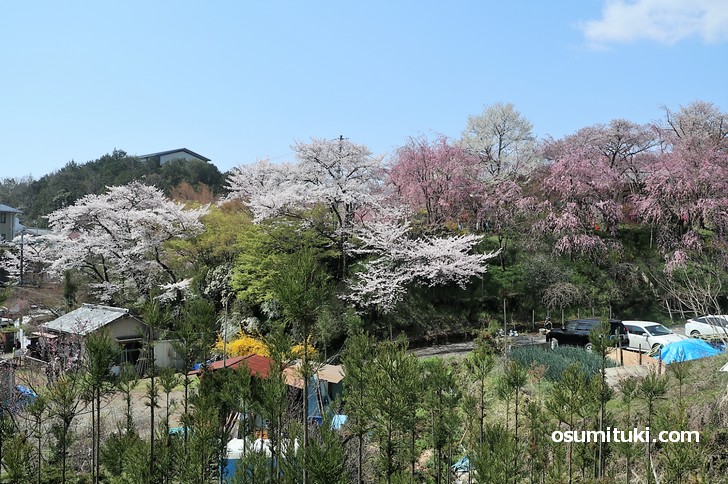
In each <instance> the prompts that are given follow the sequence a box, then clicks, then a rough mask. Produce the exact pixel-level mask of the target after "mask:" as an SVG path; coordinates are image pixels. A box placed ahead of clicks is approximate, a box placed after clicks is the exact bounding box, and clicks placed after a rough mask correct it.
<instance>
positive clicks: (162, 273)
mask: <svg viewBox="0 0 728 484" xmlns="http://www.w3.org/2000/svg"><path fill="white" fill-rule="evenodd" d="M205 213H207V207H201V208H197V209H185V207H184V206H183V205H181V204H179V203H175V202H173V201H171V200H169V199H167V198H166V197H165V196H164V194H163V193H162V191H161V190H159V189H157V188H155V187H151V186H148V185H144V184H143V183H140V182H132V183H130V184H128V185H125V186H114V187H108V189H107V192H106V193H105V194H103V195H87V196H85V197H83V198H81V199H80V200H78V201H77V202H76V203H75V204H73V205H71V206H69V207H65V208H62V209H60V210H56V211H55V212H53V213H51V214H50V215H49V216H48V222H49V226H50V227H51V229H52V230H53V235H52V236H51V237H49V252H48V261H49V263H50V265H49V269H50V272H51V273H53V274H56V275H58V274H61V273H63V272H64V271H66V270H77V271H81V272H83V273H84V274H86V275H87V276H89V277H90V278H91V279H92V280H93V281H94V283H93V286H92V287H93V288H94V289H95V290H96V291H97V295H98V296H99V297H100V299H101V300H104V301H110V300H112V299H113V298H115V297H117V296H127V295H133V294H135V293H136V294H137V295H138V294H141V295H149V294H150V293H151V291H152V290H154V289H157V288H160V287H163V288H166V289H169V288H172V289H174V288H178V287H180V284H181V285H184V283H183V282H182V281H180V280H179V279H178V276H177V274H175V272H174V270H173V269H172V268H171V267H170V265H169V264H168V261H167V259H166V257H165V254H164V251H163V245H164V244H165V242H167V241H170V240H173V239H176V238H186V237H190V236H193V235H195V234H197V233H199V232H200V231H201V230H202V228H203V226H202V223H201V222H200V217H201V216H202V215H204V214H205Z"/></svg>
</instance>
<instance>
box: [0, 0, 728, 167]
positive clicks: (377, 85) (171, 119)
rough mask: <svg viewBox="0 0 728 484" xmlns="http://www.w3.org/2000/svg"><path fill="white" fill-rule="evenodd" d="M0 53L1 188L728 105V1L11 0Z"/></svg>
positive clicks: (0, 17)
mask: <svg viewBox="0 0 728 484" xmlns="http://www.w3.org/2000/svg"><path fill="white" fill-rule="evenodd" d="M0 43H1V45H2V46H3V47H2V49H0V65H1V66H2V71H1V74H0V99H1V100H2V103H1V106H2V107H1V108H0V112H1V113H2V116H0V146H1V147H2V149H3V160H4V161H3V162H2V171H1V172H0V177H8V176H9V177H22V176H26V175H32V176H33V177H34V178H36V179H37V178H40V177H41V176H43V175H45V174H47V173H49V172H52V171H55V170H58V169H60V168H61V167H63V165H65V164H66V163H67V162H68V161H70V160H75V161H76V162H79V163H84V162H87V161H90V160H93V159H96V158H98V157H100V156H102V155H103V154H105V153H109V152H111V151H112V150H113V149H114V148H118V149H123V150H125V151H127V152H128V153H130V154H136V155H142V154H146V153H150V152H155V151H164V150H169V149H174V148H181V147H186V148H189V149H191V150H193V151H196V152H198V153H200V154H202V155H204V156H207V157H208V158H211V159H212V161H213V163H215V164H216V165H217V166H218V167H219V168H220V170H222V171H226V170H229V169H230V168H232V167H234V166H236V165H238V164H240V163H252V162H255V161H256V160H259V159H264V158H271V159H274V160H282V161H283V160H288V159H291V158H292V156H291V149H290V146H291V144H293V143H294V142H296V141H306V140H308V139H310V138H311V137H317V138H336V137H338V136H339V135H344V136H345V137H348V138H350V139H351V140H352V141H355V142H357V143H362V144H366V145H367V146H369V148H370V149H371V150H372V152H373V153H375V154H381V155H388V154H391V153H392V152H393V151H394V150H395V149H396V148H397V147H398V146H400V145H402V144H403V143H405V142H406V140H407V138H408V137H410V136H418V135H427V136H432V135H434V134H435V133H442V134H445V135H447V136H449V137H452V138H458V137H459V136H460V134H461V132H462V130H463V128H464V127H465V124H466V122H467V117H468V116H469V115H474V114H479V113H481V112H482V111H483V108H484V107H485V106H487V105H490V104H492V103H495V102H510V103H513V104H515V106H516V109H517V110H518V111H519V112H520V113H521V114H522V115H523V116H524V117H525V118H527V119H528V120H530V121H531V123H533V126H534V132H535V134H536V135H537V136H538V137H544V136H547V135H551V136H553V137H556V138H558V137H561V136H564V135H567V134H570V133H573V132H574V131H576V130H578V129H579V128H582V127H585V126H589V125H592V124H596V123H607V122H609V121H610V120H612V119H615V118H626V119H629V120H631V121H634V122H638V123H646V122H650V121H655V120H658V119H661V117H662V110H661V106H667V107H668V108H670V109H672V110H677V109H679V108H680V106H682V105H686V104H689V103H690V102H692V101H695V100H703V101H709V102H712V103H714V104H716V105H718V106H719V107H720V108H721V109H722V110H723V111H728V2H727V1H725V0H630V1H627V0H579V1H565V0H554V1H550V2H534V1H527V0H513V1H510V2H503V1H485V0H481V1H451V2H443V1H439V2H435V1H427V0H420V1H405V0H402V1H391V0H390V1H379V0H368V1H366V2H330V1H312V0H311V1H289V2H282V1H275V0H272V1H266V2H263V1H223V0H220V1H215V2H200V1H183V0H181V1H174V2H172V1H148V0H147V1H124V2H92V1H90V0H89V1H86V2H80V1H69V2H55V1H53V2H51V1H33V0H28V1H22V2H21V1H16V2H5V3H4V4H3V6H2V11H1V13H0Z"/></svg>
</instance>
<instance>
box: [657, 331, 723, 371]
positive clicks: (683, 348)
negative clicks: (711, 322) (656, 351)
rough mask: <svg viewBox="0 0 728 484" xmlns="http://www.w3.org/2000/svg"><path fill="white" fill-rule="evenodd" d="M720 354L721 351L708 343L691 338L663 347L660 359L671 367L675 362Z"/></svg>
mask: <svg viewBox="0 0 728 484" xmlns="http://www.w3.org/2000/svg"><path fill="white" fill-rule="evenodd" d="M720 353H721V352H720V350H718V349H716V348H714V347H713V346H711V345H710V343H708V342H707V341H703V340H702V339H696V338H690V339H685V340H682V341H675V342H674V343H670V344H668V345H665V346H663V347H662V350H660V358H662V361H663V363H665V364H666V365H669V364H670V363H675V362H681V361H689V360H697V359H698V358H705V357H706V356H715V355H719V354H720Z"/></svg>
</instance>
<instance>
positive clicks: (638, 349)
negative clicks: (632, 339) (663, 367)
mask: <svg viewBox="0 0 728 484" xmlns="http://www.w3.org/2000/svg"><path fill="white" fill-rule="evenodd" d="M637 352H638V353H639V354H640V366H642V343H640V344H639V345H638V348H637Z"/></svg>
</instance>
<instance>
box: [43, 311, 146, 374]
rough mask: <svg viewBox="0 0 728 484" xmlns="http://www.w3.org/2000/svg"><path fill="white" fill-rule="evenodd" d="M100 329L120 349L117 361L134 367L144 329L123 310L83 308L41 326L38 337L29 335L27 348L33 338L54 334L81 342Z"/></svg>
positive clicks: (134, 318)
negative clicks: (75, 338)
mask: <svg viewBox="0 0 728 484" xmlns="http://www.w3.org/2000/svg"><path fill="white" fill-rule="evenodd" d="M102 328H105V329H106V330H108V331H109V334H110V335H111V336H112V337H113V338H115V339H116V341H117V342H118V343H119V345H120V346H121V348H122V358H121V361H122V362H129V363H132V364H135V363H136V362H137V360H138V359H139V355H140V353H141V349H142V339H143V335H144V333H145V332H146V330H147V325H146V324H145V323H144V322H143V321H141V320H140V319H138V318H136V317H134V316H133V315H132V314H130V313H129V310H128V309H124V308H116V307H111V306H100V305H96V304H84V305H83V306H81V307H80V308H78V309H76V310H74V311H71V312H69V313H66V314H64V315H63V316H61V317H59V318H56V319H54V320H53V321H50V322H48V323H45V324H43V325H42V331H41V332H40V333H38V334H37V335H36V334H33V335H31V338H30V339H31V347H32V346H33V345H34V342H33V336H36V338H41V337H42V334H43V333H50V334H55V335H58V336H59V337H61V338H62V339H64V338H67V337H72V336H76V337H78V338H79V339H80V340H83V339H84V338H85V337H86V336H88V335H89V334H91V333H93V332H96V331H98V330H100V329H102Z"/></svg>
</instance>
